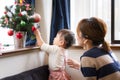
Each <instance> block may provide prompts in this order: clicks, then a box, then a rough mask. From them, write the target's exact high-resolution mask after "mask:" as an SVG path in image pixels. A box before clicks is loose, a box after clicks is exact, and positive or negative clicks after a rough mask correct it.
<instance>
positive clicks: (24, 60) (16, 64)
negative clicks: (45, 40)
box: [0, 50, 47, 79]
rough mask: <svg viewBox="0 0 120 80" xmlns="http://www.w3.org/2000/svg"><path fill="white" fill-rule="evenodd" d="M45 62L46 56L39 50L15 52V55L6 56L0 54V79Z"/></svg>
mask: <svg viewBox="0 0 120 80" xmlns="http://www.w3.org/2000/svg"><path fill="white" fill-rule="evenodd" d="M6 54H7V53H6ZM45 64H47V56H46V54H45V53H44V52H42V51H40V50H30V51H25V52H24V51H23V52H17V54H16V55H15V54H14V55H10V56H6V57H1V56H0V79H1V78H3V77H7V76H11V75H15V74H18V73H21V72H24V71H26V70H30V69H33V68H37V67H40V66H42V65H45Z"/></svg>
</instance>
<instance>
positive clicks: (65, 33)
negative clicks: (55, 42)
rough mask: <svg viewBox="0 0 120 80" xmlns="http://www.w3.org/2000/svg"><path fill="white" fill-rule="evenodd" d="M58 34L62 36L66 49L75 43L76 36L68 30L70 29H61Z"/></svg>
mask: <svg viewBox="0 0 120 80" xmlns="http://www.w3.org/2000/svg"><path fill="white" fill-rule="evenodd" d="M58 34H60V36H61V37H63V38H64V40H65V48H66V49H67V48H69V47H70V46H72V45H73V44H74V43H75V34H74V33H73V32H72V31H70V30H68V29H61V30H60V31H58Z"/></svg>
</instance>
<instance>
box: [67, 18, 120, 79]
mask: <svg viewBox="0 0 120 80" xmlns="http://www.w3.org/2000/svg"><path fill="white" fill-rule="evenodd" d="M106 31H107V26H106V24H105V23H104V22H103V21H102V20H101V19H98V18H95V17H91V18H89V19H83V20H81V21H80V22H79V24H78V27H77V36H78V37H77V40H78V43H79V45H80V46H82V47H83V48H84V49H85V50H86V52H85V53H84V54H83V55H82V56H81V57H80V63H78V62H76V61H75V60H72V59H68V61H67V63H68V65H69V66H70V67H72V68H76V69H81V71H82V74H83V76H84V77H85V79H86V80H120V65H119V63H118V61H117V59H116V58H115V56H113V53H112V51H111V48H110V46H109V45H108V44H107V42H106V41H105V35H106Z"/></svg>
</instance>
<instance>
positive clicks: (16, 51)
mask: <svg viewBox="0 0 120 80" xmlns="http://www.w3.org/2000/svg"><path fill="white" fill-rule="evenodd" d="M110 47H111V48H112V50H120V44H111V45H110ZM69 49H76V50H78V49H83V48H82V47H81V46H78V45H74V46H72V47H70V48H69ZM34 50H40V48H39V47H28V48H21V49H12V50H4V51H1V52H0V58H1V57H5V56H10V55H15V54H24V53H29V51H34ZM23 52H24V53H23Z"/></svg>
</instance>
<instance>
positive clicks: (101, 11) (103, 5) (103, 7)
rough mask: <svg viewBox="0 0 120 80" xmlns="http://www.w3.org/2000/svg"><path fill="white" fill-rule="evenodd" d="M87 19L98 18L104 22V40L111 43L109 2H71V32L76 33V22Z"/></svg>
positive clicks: (93, 0) (109, 0)
mask: <svg viewBox="0 0 120 80" xmlns="http://www.w3.org/2000/svg"><path fill="white" fill-rule="evenodd" d="M118 1H119V0H118ZM89 17H99V18H101V19H103V20H104V21H105V22H106V24H107V27H108V32H107V35H106V40H107V41H108V42H109V43H111V0H71V30H73V31H74V32H75V33H76V27H77V24H78V22H79V21H80V20H81V19H83V18H89Z"/></svg>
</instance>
